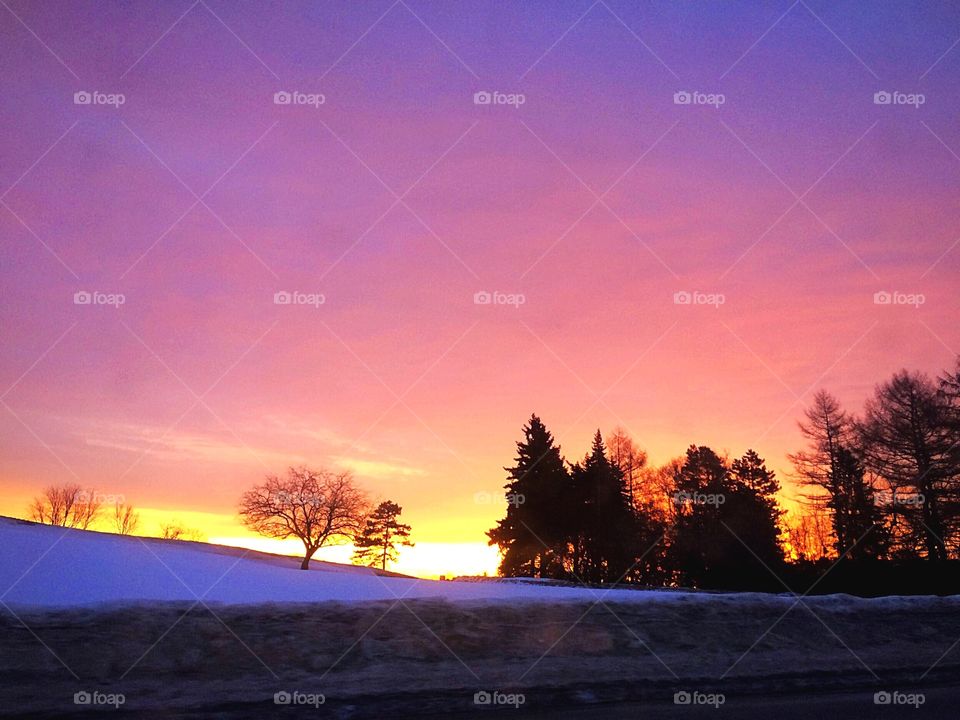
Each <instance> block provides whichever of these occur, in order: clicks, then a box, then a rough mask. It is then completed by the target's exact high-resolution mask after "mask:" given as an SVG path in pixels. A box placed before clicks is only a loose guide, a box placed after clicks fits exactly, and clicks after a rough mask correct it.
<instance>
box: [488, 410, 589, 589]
mask: <svg viewBox="0 0 960 720" xmlns="http://www.w3.org/2000/svg"><path fill="white" fill-rule="evenodd" d="M504 469H505V470H506V471H507V473H508V474H507V484H506V485H505V486H504V489H505V490H506V493H505V497H506V500H507V514H506V517H504V518H503V519H502V520H499V521H498V522H497V526H496V527H495V528H493V529H492V530H489V531H488V532H487V536H488V537H489V538H490V544H491V545H498V546H499V547H500V552H501V553H502V559H501V562H500V574H501V575H503V576H505V577H552V578H561V577H564V576H565V574H566V571H567V568H566V564H567V550H568V547H567V538H568V535H569V532H568V531H567V527H568V526H569V524H570V522H571V521H572V519H573V517H574V512H573V510H572V508H571V501H572V499H573V497H572V494H571V492H570V490H571V487H570V474H569V473H568V472H567V468H566V465H565V464H564V460H563V458H562V457H561V455H560V448H559V447H558V446H557V445H556V443H555V442H554V439H553V435H552V434H551V433H550V431H549V430H547V428H546V426H545V425H544V424H543V422H542V421H541V420H540V418H539V417H537V416H536V415H535V414H534V415H531V416H530V420H529V422H528V423H527V424H526V425H525V426H524V427H523V440H521V441H520V442H518V443H517V457H516V460H515V464H514V466H513V467H508V468H504Z"/></svg>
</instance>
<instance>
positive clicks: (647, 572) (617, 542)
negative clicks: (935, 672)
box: [487, 361, 960, 587]
mask: <svg viewBox="0 0 960 720" xmlns="http://www.w3.org/2000/svg"><path fill="white" fill-rule="evenodd" d="M799 426H800V432H801V434H802V436H803V438H804V440H805V443H806V445H805V447H803V448H802V449H800V450H798V451H797V452H796V453H792V454H790V455H789V459H790V460H791V462H792V465H793V469H794V472H793V479H794V480H796V481H797V482H798V483H799V484H800V486H801V488H802V491H803V492H802V498H801V500H802V503H801V508H802V509H801V511H800V512H799V513H791V515H793V516H795V517H793V518H787V517H785V516H786V513H785V512H784V511H783V510H782V509H781V507H780V503H779V500H778V496H779V495H780V492H781V486H780V482H779V480H778V478H777V477H776V475H775V474H774V472H773V471H771V470H769V469H768V468H767V466H766V462H765V460H764V459H763V458H762V457H761V456H760V455H759V454H758V453H757V452H756V451H754V450H752V449H748V450H746V452H744V454H743V455H741V456H740V457H736V458H729V457H726V456H724V455H722V454H719V453H717V452H715V451H714V450H713V449H711V448H710V447H707V446H705V445H691V446H690V447H689V448H688V449H687V450H686V453H685V454H684V455H683V456H681V457H678V458H675V459H673V460H670V461H669V462H667V463H666V464H664V465H662V466H656V467H655V466H652V465H651V464H650V463H649V462H648V458H647V456H646V453H644V452H643V451H642V450H641V449H639V448H638V447H637V445H636V443H635V441H634V440H633V439H632V438H631V437H630V436H629V435H628V434H627V433H626V432H625V431H624V430H622V429H619V428H618V429H616V430H615V431H614V432H613V433H612V434H611V435H610V436H609V437H608V438H606V440H605V439H604V438H603V437H602V435H601V433H600V431H599V430H598V431H597V432H596V434H595V435H594V438H593V442H592V445H591V447H590V451H589V452H588V453H587V454H586V455H585V456H584V457H583V458H582V459H581V460H579V461H576V462H569V461H568V460H566V459H565V458H564V457H563V455H562V454H561V449H560V447H559V446H558V445H557V443H556V441H555V439H554V437H553V435H552V434H551V432H550V431H549V430H548V429H547V427H546V426H545V425H544V423H543V421H542V420H541V419H540V418H539V417H537V415H535V414H534V415H532V416H531V418H530V420H529V421H528V422H527V423H526V424H525V425H524V426H523V438H522V439H521V440H520V441H518V442H517V455H516V457H515V459H514V463H513V465H511V466H510V467H507V468H505V470H506V471H507V483H506V485H505V486H504V487H505V491H506V492H505V496H506V498H507V499H508V502H507V509H506V514H505V516H504V517H503V518H502V519H501V520H499V521H498V522H497V525H496V527H494V528H493V529H491V530H490V531H488V533H487V534H488V537H489V542H490V544H491V545H497V546H498V547H499V549H500V551H501V557H502V560H501V564H500V574H501V575H504V576H526V577H540V578H554V579H564V580H571V581H574V582H586V583H617V582H636V583H643V584H649V585H685V586H694V587H698V586H699V587H710V586H723V585H725V584H726V585H729V581H730V579H731V578H744V577H758V576H761V575H763V574H767V575H770V574H773V575H778V574H779V573H780V572H781V571H782V570H783V569H784V567H785V566H786V565H787V564H793V565H796V564H800V563H810V562H816V561H824V560H835V559H840V558H842V559H844V560H848V561H856V560H864V561H878V562H882V561H887V562H893V561H923V562H927V561H929V562H931V563H936V562H941V561H947V560H949V559H957V558H958V554H960V448H958V444H960V361H958V364H957V367H956V368H955V369H954V370H953V371H952V372H949V371H948V372H945V373H943V374H942V375H941V376H940V377H938V378H936V379H931V378H930V377H928V376H927V375H924V374H923V373H918V372H909V371H906V370H902V371H900V372H898V373H896V374H895V375H894V376H893V377H892V378H890V379H889V380H887V381H885V382H883V383H880V384H879V385H877V386H876V388H875V390H874V392H873V395H872V396H871V397H869V398H868V399H867V400H866V402H865V404H864V407H863V411H862V413H860V414H859V415H855V414H853V413H850V412H848V411H846V410H844V409H843V408H842V407H841V405H840V403H839V401H838V400H837V399H836V398H835V397H834V396H833V395H831V394H830V393H829V392H827V391H820V392H818V393H817V394H816V395H815V396H814V398H813V401H812V404H811V405H810V406H809V407H808V408H807V409H806V410H805V412H804V419H803V420H802V421H801V422H800V423H799ZM518 498H522V502H517V499H518Z"/></svg>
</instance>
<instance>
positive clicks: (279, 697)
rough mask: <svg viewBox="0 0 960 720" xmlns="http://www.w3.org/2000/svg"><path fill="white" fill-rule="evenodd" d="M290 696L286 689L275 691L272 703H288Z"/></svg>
mask: <svg viewBox="0 0 960 720" xmlns="http://www.w3.org/2000/svg"><path fill="white" fill-rule="evenodd" d="M291 699H292V696H291V695H290V693H288V692H287V691H286V690H281V691H280V692H275V693H274V694H273V704H274V705H289V704H290V701H291Z"/></svg>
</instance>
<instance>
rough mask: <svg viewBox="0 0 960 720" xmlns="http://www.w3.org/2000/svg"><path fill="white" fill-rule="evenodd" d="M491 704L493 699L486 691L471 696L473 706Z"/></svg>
mask: <svg viewBox="0 0 960 720" xmlns="http://www.w3.org/2000/svg"><path fill="white" fill-rule="evenodd" d="M492 702H493V697H492V696H491V695H490V693H488V692H487V691H486V690H480V691H479V692H475V693H474V694H473V704H474V705H489V704H490V703H492Z"/></svg>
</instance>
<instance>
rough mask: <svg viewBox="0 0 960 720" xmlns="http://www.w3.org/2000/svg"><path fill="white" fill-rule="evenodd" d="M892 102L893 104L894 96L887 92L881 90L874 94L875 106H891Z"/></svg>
mask: <svg viewBox="0 0 960 720" xmlns="http://www.w3.org/2000/svg"><path fill="white" fill-rule="evenodd" d="M891 102H893V96H892V95H891V94H890V93H888V92H887V91H886V90H880V91H878V92H875V93H874V94H873V104H874V105H889V104H890V103H891Z"/></svg>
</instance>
